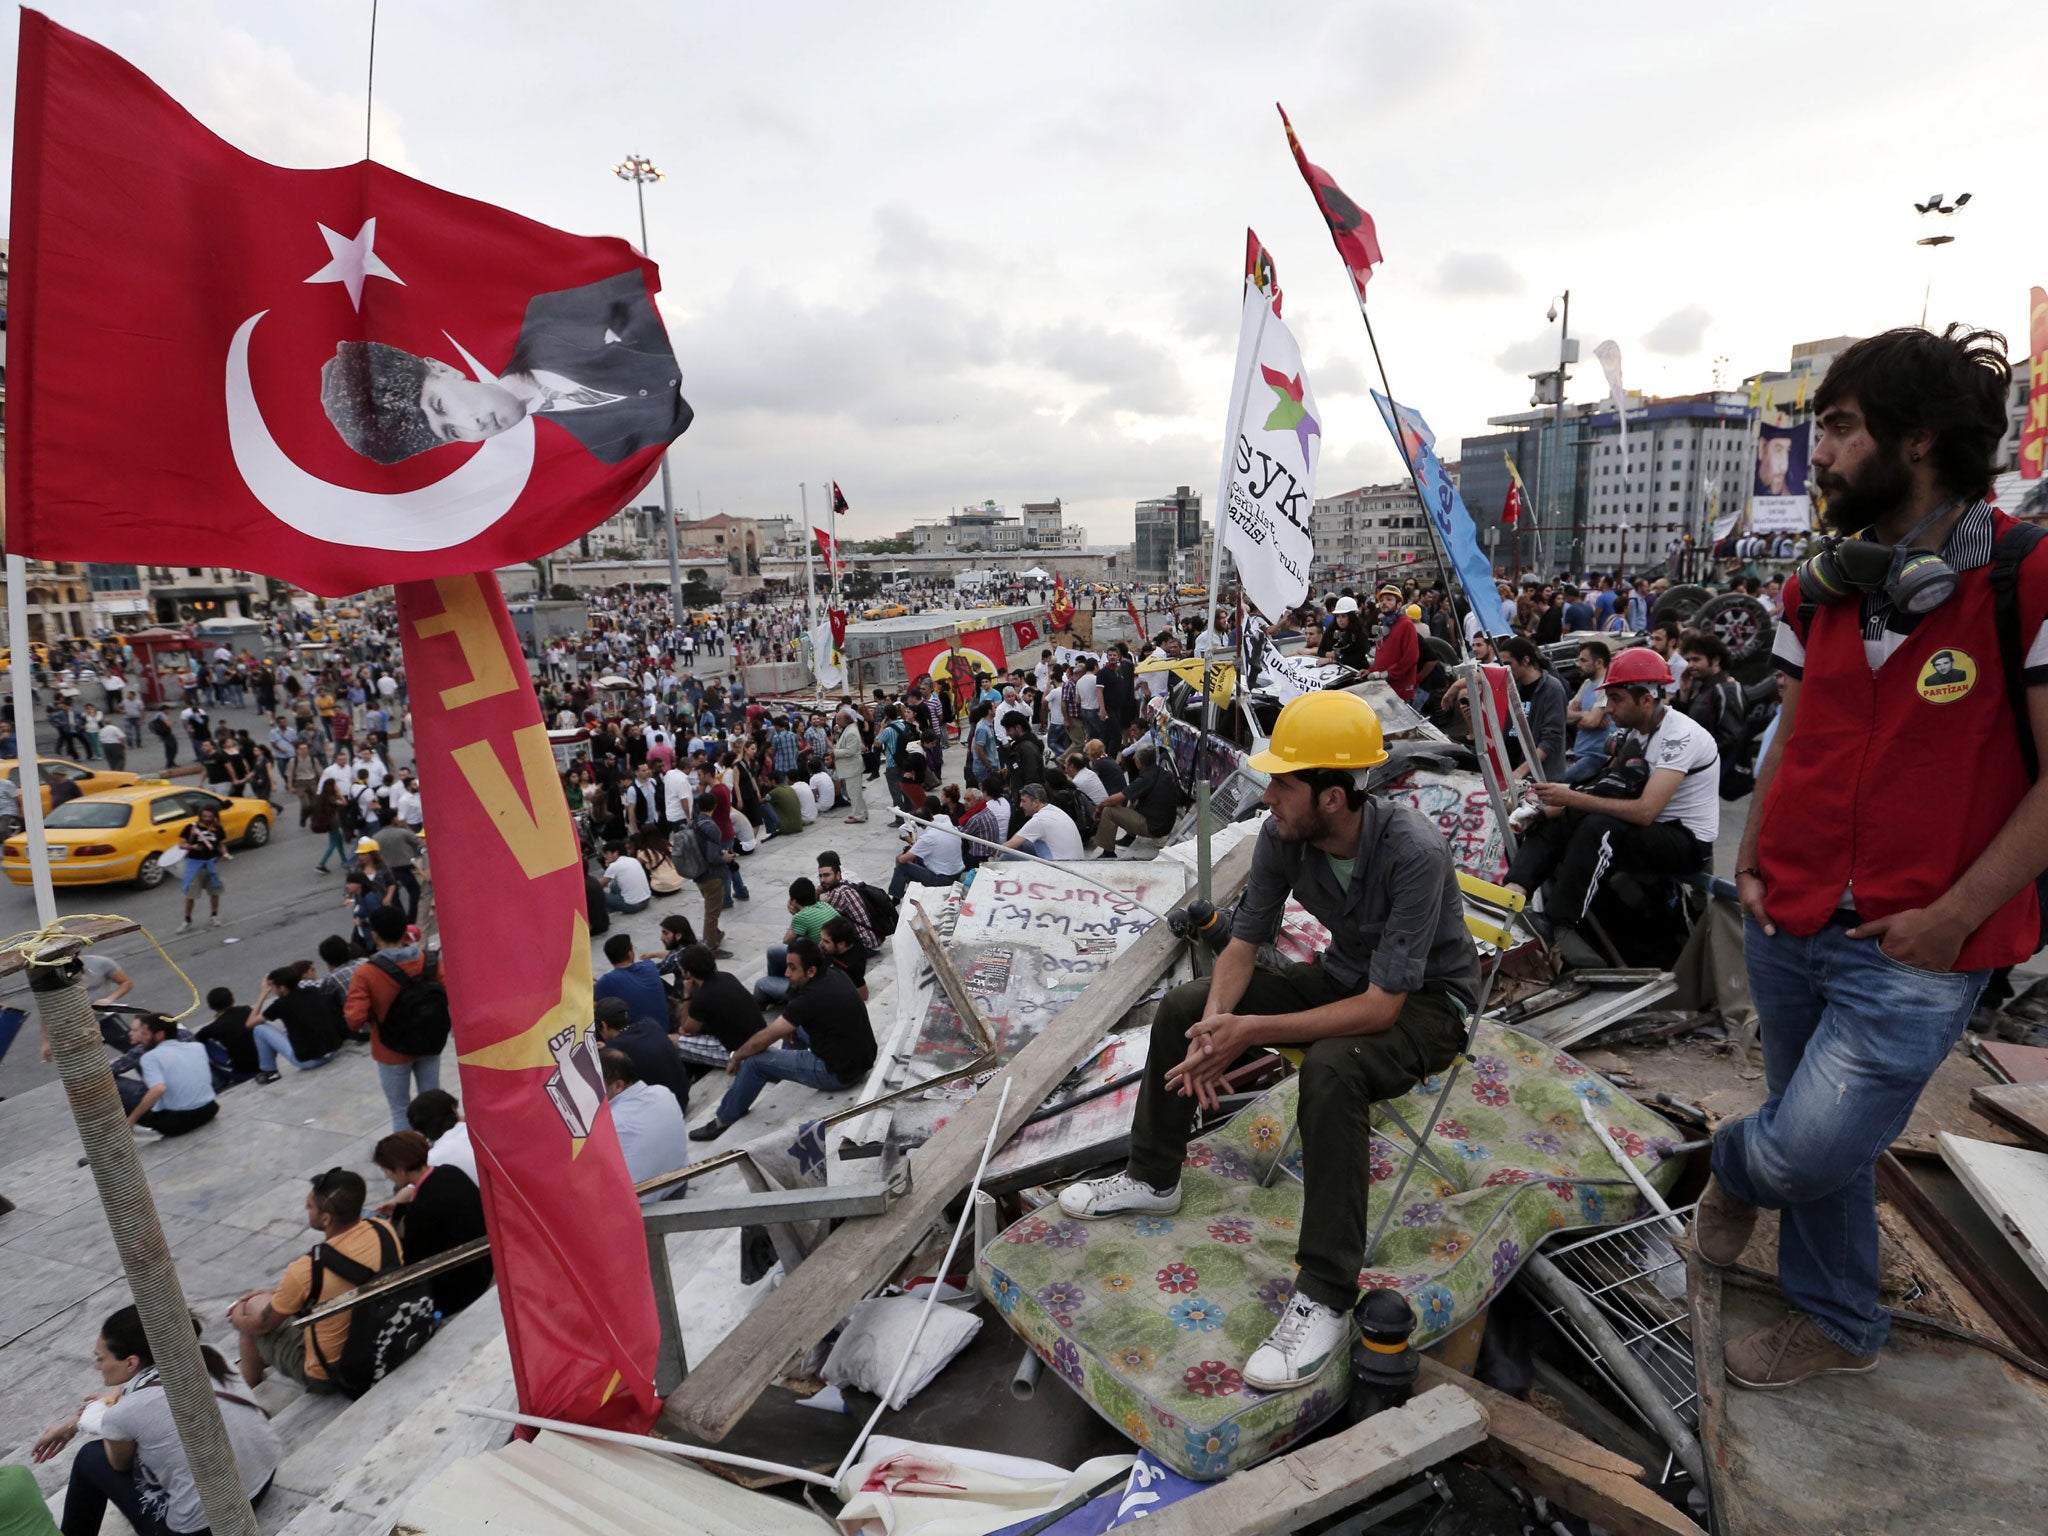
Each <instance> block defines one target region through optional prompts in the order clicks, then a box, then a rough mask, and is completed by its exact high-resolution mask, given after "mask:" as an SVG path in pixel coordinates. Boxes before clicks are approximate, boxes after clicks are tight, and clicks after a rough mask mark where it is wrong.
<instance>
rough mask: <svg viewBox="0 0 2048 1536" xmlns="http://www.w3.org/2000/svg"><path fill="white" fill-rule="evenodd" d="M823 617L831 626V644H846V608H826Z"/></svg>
mask: <svg viewBox="0 0 2048 1536" xmlns="http://www.w3.org/2000/svg"><path fill="white" fill-rule="evenodd" d="M825 619H826V622H827V623H829V624H830V625H831V626H832V644H833V645H834V646H844V645H845V644H846V610H845V609H844V608H827V609H826V610H825Z"/></svg>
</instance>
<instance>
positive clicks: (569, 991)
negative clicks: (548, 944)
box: [457, 912, 591, 1072]
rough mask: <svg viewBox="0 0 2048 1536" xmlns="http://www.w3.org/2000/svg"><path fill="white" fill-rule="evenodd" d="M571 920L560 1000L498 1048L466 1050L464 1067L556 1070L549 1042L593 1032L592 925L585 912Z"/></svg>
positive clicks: (580, 1036) (499, 1069) (575, 913)
mask: <svg viewBox="0 0 2048 1536" xmlns="http://www.w3.org/2000/svg"><path fill="white" fill-rule="evenodd" d="M569 918H570V921H569V958H568V959H567V960H566V961H565V962H563V965H562V996H561V999H560V1001H558V1002H557V1003H556V1004H555V1005H554V1007H552V1008H550V1009H549V1010H548V1011H547V1012H546V1013H544V1014H542V1015H541V1016H540V1017H539V1018H537V1019H535V1020H534V1021H533V1023H531V1024H529V1025H528V1026H527V1027H526V1028H525V1029H522V1030H521V1031H520V1032H519V1033H518V1034H516V1035H508V1036H507V1037H506V1038H505V1039H503V1040H500V1041H499V1042H498V1043H497V1044H496V1045H485V1046H479V1047H478V1048H477V1049H476V1050H473V1051H464V1052H463V1053H462V1055H461V1056H460V1057H458V1058H457V1059H458V1060H459V1061H460V1062H461V1063H462V1065H464V1066H465V1067H490V1068H493V1069H494V1070H496V1071H500V1072H520V1071H524V1070H525V1069H526V1068H528V1067H552V1066H554V1065H555V1055H554V1052H553V1051H551V1050H549V1049H548V1041H550V1040H552V1039H553V1038H554V1037H555V1036H556V1035H558V1034H560V1033H561V1032H562V1031H563V1030H565V1029H574V1030H575V1031H576V1035H577V1039H578V1041H579V1042H580V1041H581V1040H582V1038H583V1036H584V1035H586V1034H588V1033H589V1032H590V1027H591V1026H590V1008H591V979H590V924H589V923H588V922H587V921H586V920H585V919H584V916H583V914H582V913H581V912H572V913H570V914H569Z"/></svg>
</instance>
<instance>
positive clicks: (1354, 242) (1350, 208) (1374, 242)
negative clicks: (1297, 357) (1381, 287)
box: [1273, 102, 1386, 314]
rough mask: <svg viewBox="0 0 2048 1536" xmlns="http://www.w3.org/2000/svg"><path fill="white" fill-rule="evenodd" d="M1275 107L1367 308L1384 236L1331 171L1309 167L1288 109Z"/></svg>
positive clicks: (1333, 238)
mask: <svg viewBox="0 0 2048 1536" xmlns="http://www.w3.org/2000/svg"><path fill="white" fill-rule="evenodd" d="M1273 105H1274V108H1275V110H1277V111H1278V112H1279V114H1280V122H1281V125H1282V126H1283V127H1285V128H1286V129H1287V147H1288V148H1289V149H1291V150H1293V151H1294V163H1295V164H1296V165H1298V166H1300V167H1301V176H1302V180H1304V181H1306V182H1307V183H1308V189H1309V191H1311V192H1313V193H1314V194H1315V199H1316V207H1318V208H1320V209H1321V210H1322V211H1323V222H1324V223H1325V224H1327V225H1329V226H1330V239H1331V240H1332V241H1334V242H1335V243H1336V246H1337V254H1338V255H1339V256H1341V257H1342V258H1343V259H1344V265H1345V266H1346V267H1347V268H1348V269H1349V270H1350V272H1351V285H1352V286H1353V287H1354V288H1356V289H1357V290H1358V301H1359V303H1361V304H1363V303H1364V302H1365V285H1366V284H1367V283H1368V282H1370V281H1371V280H1372V269H1373V268H1374V267H1375V266H1377V265H1378V264H1379V263H1380V262H1382V261H1384V260H1385V259H1386V258H1385V257H1384V256H1382V255H1380V236H1379V231H1378V230H1377V229H1375V228H1374V227H1373V222H1372V215H1371V214H1369V213H1367V212H1366V211H1365V210H1364V209H1363V208H1361V207H1359V206H1358V204H1356V203H1354V202H1353V201H1351V199H1350V198H1348V197H1346V196H1345V195H1344V189H1343V188H1342V187H1340V186H1338V185H1337V180H1336V178H1335V177H1334V176H1332V175H1331V174H1330V173H1329V172H1328V171H1326V170H1324V169H1323V168H1322V167H1321V166H1320V165H1311V164H1310V163H1309V158H1308V153H1307V152H1306V151H1305V150H1303V149H1302V147H1301V140H1299V139H1297V138H1296V137H1295V136H1294V124H1292V123H1290V122H1288V121H1287V109H1286V108H1285V107H1283V106H1281V105H1280V104H1279V103H1278V102H1275V103H1274V104H1273ZM1278 312H1279V306H1278V305H1275V306H1274V313H1276V314H1277V313H1278Z"/></svg>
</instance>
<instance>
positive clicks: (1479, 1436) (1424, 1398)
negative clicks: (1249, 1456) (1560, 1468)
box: [1144, 1385, 1487, 1536]
mask: <svg viewBox="0 0 2048 1536" xmlns="http://www.w3.org/2000/svg"><path fill="white" fill-rule="evenodd" d="M1486 1430H1487V1416H1486V1410H1485V1409H1484V1408H1482V1407H1480V1406H1479V1403H1478V1400H1477V1399H1476V1398H1474V1397H1473V1396H1472V1395H1471V1394H1470V1393H1468V1392H1465V1391H1463V1390H1461V1389H1460V1388H1458V1387H1454V1386H1448V1385H1446V1386H1440V1387H1432V1388H1431V1389H1430V1390H1429V1391H1427V1392H1424V1393H1422V1394H1420V1395H1419V1396H1416V1397H1411V1398H1410V1399H1409V1400H1408V1401H1407V1402H1405V1403H1403V1404H1402V1405H1401V1406H1400V1407H1398V1408H1389V1409H1387V1410H1386V1412H1384V1413H1376V1414H1374V1415H1373V1416H1372V1417H1371V1418H1369V1419H1367V1420H1366V1421H1365V1422H1364V1423H1363V1424H1354V1425H1353V1426H1352V1427H1351V1428H1349V1429H1347V1430H1345V1431H1343V1432H1342V1433H1341V1434H1335V1435H1332V1436H1330V1437H1329V1438H1328V1439H1327V1440H1317V1441H1313V1442H1312V1443H1310V1444H1308V1445H1305V1446H1303V1447H1302V1448H1301V1449H1300V1450H1298V1451H1293V1452H1290V1453H1289V1454H1287V1455H1285V1456H1276V1457H1274V1458H1273V1459H1272V1460H1271V1461H1267V1462H1262V1463H1260V1464H1259V1465H1258V1466H1256V1467H1252V1468H1250V1469H1249V1470H1247V1471H1243V1472H1239V1473H1236V1474H1234V1475H1233V1476H1231V1477H1228V1478H1225V1479H1224V1480H1223V1481H1222V1482H1220V1483H1215V1484H1212V1485H1211V1486H1210V1487H1209V1488H1207V1489H1205V1490H1204V1491H1202V1492H1201V1493H1193V1494H1189V1495H1188V1496H1187V1497H1186V1498H1184V1499H1181V1500H1180V1501H1178V1502H1177V1503H1174V1504H1169V1505H1168V1506H1167V1507H1166V1508H1165V1509H1162V1510H1160V1511H1159V1512H1158V1513H1157V1514H1154V1515H1148V1516H1146V1517H1145V1525H1144V1529H1145V1536H1267V1533H1269V1532H1280V1531H1298V1530H1300V1529H1301V1528H1302V1527H1303V1526H1305V1525H1309V1524H1311V1523H1313V1522H1314V1521H1317V1520H1321V1519H1323V1518H1324V1517H1326V1516H1329V1515H1334V1514H1338V1513H1340V1512H1341V1511H1343V1510H1346V1509H1349V1508H1350V1507H1351V1506H1352V1505H1354V1504H1357V1503H1359V1502H1361V1501H1362V1500H1365V1499H1369V1498H1371V1497H1372V1496H1373V1495H1374V1494H1375V1493H1378V1492H1379V1491H1380V1490H1381V1489H1384V1488H1390V1487H1392V1486H1393V1485H1394V1484H1395V1483H1398V1482H1400V1481H1401V1480H1402V1479H1404V1478H1407V1477H1412V1476H1413V1475H1414V1474H1415V1473H1417V1472H1421V1471H1423V1470H1425V1469H1426V1468H1429V1467H1433V1466H1435V1465H1436V1464H1437V1463H1438V1462H1440V1461H1442V1460H1444V1459H1445V1458H1446V1457H1448V1456H1455V1455H1457V1454H1458V1453H1459V1452H1461V1451H1469V1450H1470V1449H1472V1447H1474V1446H1476V1445H1478V1444H1479V1443H1480V1442H1481V1441H1482V1440H1484V1439H1485V1438H1486Z"/></svg>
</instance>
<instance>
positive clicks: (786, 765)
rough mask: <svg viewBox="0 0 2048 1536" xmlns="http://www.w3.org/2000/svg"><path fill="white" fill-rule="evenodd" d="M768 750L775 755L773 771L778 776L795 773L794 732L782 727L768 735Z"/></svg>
mask: <svg viewBox="0 0 2048 1536" xmlns="http://www.w3.org/2000/svg"><path fill="white" fill-rule="evenodd" d="M768 749H769V751H771V752H773V753H774V754H775V771H776V772H777V773H780V774H785V775H787V774H792V773H795V772H796V732H795V731H792V730H790V729H789V727H787V726H784V727H782V728H781V729H780V730H775V731H770V732H769V733H768Z"/></svg>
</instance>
